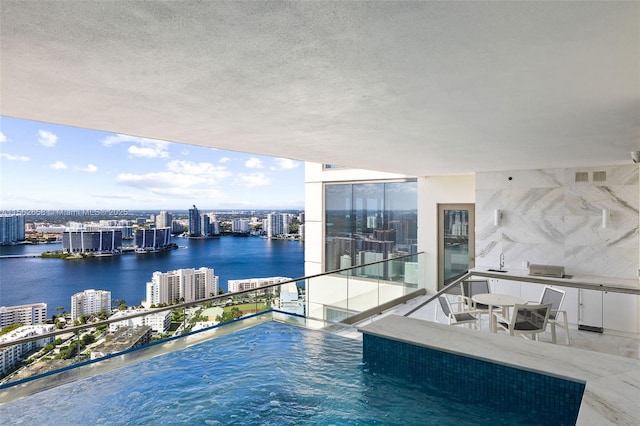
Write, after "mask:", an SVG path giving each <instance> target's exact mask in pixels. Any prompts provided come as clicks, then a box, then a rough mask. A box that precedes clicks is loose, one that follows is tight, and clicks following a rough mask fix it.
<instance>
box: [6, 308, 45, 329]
mask: <svg viewBox="0 0 640 426" xmlns="http://www.w3.org/2000/svg"><path fill="white" fill-rule="evenodd" d="M46 321H47V304H46V303H33V304H29V305H17V306H0V328H4V327H7V326H9V325H14V324H23V325H34V324H44V323H45V322H46Z"/></svg>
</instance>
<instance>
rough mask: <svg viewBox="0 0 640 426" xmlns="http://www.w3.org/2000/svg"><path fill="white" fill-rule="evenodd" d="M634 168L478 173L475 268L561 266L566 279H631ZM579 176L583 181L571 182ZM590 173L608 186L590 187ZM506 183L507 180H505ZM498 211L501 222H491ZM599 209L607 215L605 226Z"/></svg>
mask: <svg viewBox="0 0 640 426" xmlns="http://www.w3.org/2000/svg"><path fill="white" fill-rule="evenodd" d="M638 170H639V167H638V166H637V165H622V166H603V167H586V168H571V169H548V170H524V171H503V172H495V173H493V172H490V173H478V174H477V176H476V184H477V189H476V265H477V266H487V267H495V266H497V265H498V259H499V256H500V253H504V254H505V266H507V267H510V268H518V269H523V265H525V264H526V262H529V263H544V264H552V265H564V266H565V270H566V271H567V273H568V274H586V275H602V276H611V277H617V278H636V277H637V271H638V263H639V262H638V257H639V249H638V247H639V246H640V236H639V231H638V230H639V215H640V213H639V211H640V209H639V205H640V196H639V194H640V191H639V189H640V187H639V179H640V175H639V173H638ZM576 172H585V173H587V177H588V179H587V180H588V181H587V182H576V181H575V180H576ZM594 172H605V173H606V180H605V181H603V182H598V181H596V182H594V179H593V178H594ZM509 177H511V179H509ZM495 209H500V210H501V212H502V221H501V223H500V225H499V226H495V225H494V223H493V214H494V213H493V212H494V210H495ZM602 209H608V210H609V211H610V220H609V226H608V227H607V228H603V227H602Z"/></svg>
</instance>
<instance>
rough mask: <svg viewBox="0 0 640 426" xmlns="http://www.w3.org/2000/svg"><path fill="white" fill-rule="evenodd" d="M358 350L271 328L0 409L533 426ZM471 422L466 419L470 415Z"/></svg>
mask: <svg viewBox="0 0 640 426" xmlns="http://www.w3.org/2000/svg"><path fill="white" fill-rule="evenodd" d="M362 360H363V357H362V341H360V340H356V339H349V338H345V337H341V336H337V335H334V334H329V333H326V332H323V331H318V330H309V329H305V328H303V327H299V326H295V325H291V324H285V323H280V322H276V321H270V322H266V323H262V324H259V325H256V326H254V327H251V328H248V329H244V330H241V331H237V332H234V333H232V334H228V335H225V336H222V337H219V338H216V339H211V340H208V341H206V342H204V343H200V344H197V345H194V346H190V347H187V348H185V349H181V350H178V351H174V352H170V353H167V354H164V355H160V356H156V357H154V358H151V359H147V360H145V361H142V362H138V363H134V364H131V365H128V366H125V367H122V368H118V369H116V370H112V371H109V372H106V373H103V374H100V375H96V376H93V377H90V378H86V379H81V380H78V381H75V382H72V383H68V384H65V385H61V386H58V387H56V388H53V389H50V390H46V391H43V392H39V393H37V394H34V395H31V396H28V397H24V398H21V399H18V400H15V401H11V402H7V403H5V404H3V405H0V418H2V422H3V424H30V425H31V424H39V425H60V424H65V425H70V424H78V425H79V424H82V425H87V424H118V425H121V424H136V425H139V424H149V425H151V424H153V425H155V424H163V425H164V424H206V425H220V424H260V425H287V424H290V425H294V424H295V425H299V424H314V425H329V424H337V425H351V424H353V425H355V424H384V425H412V424H421V425H424V424H439V425H454V424H455V425H480V424H487V425H489V424H490V425H502V424H504V425H507V424H509V425H513V424H535V423H532V422H531V419H527V418H526V417H518V415H517V414H516V413H505V412H500V413H498V412H495V411H494V410H491V409H490V408H483V407H481V406H474V407H473V409H471V410H470V409H469V407H468V406H467V405H466V404H465V403H462V402H456V401H455V400H451V399H449V396H447V395H440V394H438V392H437V391H436V390H435V389H434V388H429V387H428V386H427V385H423V384H420V383H411V381H408V380H406V379H402V378H397V377H393V376H390V375H385V374H374V373H372V372H371V371H370V370H369V368H368V366H367V365H366V364H365V363H363V361H362ZM470 413H473V414H470Z"/></svg>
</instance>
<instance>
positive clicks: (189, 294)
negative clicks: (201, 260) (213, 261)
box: [146, 268, 219, 305]
mask: <svg viewBox="0 0 640 426" xmlns="http://www.w3.org/2000/svg"><path fill="white" fill-rule="evenodd" d="M218 280H219V277H217V276H215V275H213V269H212V268H200V269H194V268H186V269H177V270H175V271H169V272H159V271H156V272H154V273H153V276H152V277H151V281H150V282H148V283H147V292H146V293H147V297H146V303H147V304H149V305H151V304H154V305H159V304H161V303H173V302H175V301H178V300H182V299H184V301H185V302H193V301H196V300H201V299H205V298H207V297H210V296H211V294H213V295H214V296H217V295H218Z"/></svg>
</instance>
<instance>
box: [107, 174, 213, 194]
mask: <svg viewBox="0 0 640 426" xmlns="http://www.w3.org/2000/svg"><path fill="white" fill-rule="evenodd" d="M116 182H118V183H120V184H123V185H126V186H131V187H134V188H138V189H142V190H146V191H150V192H152V193H154V194H159V195H165V196H170V197H172V198H184V199H210V198H225V196H224V194H222V193H221V192H220V191H219V190H218V189H217V188H214V187H211V186H208V185H210V184H211V183H210V181H209V179H208V178H206V177H201V176H195V175H192V174H184V173H182V174H181V173H172V172H158V173H146V174H142V175H135V174H132V173H121V174H119V175H118V176H117V177H116ZM202 184H206V185H207V186H205V187H204V188H203V187H201V186H200V185H202ZM196 186H197V187H196Z"/></svg>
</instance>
